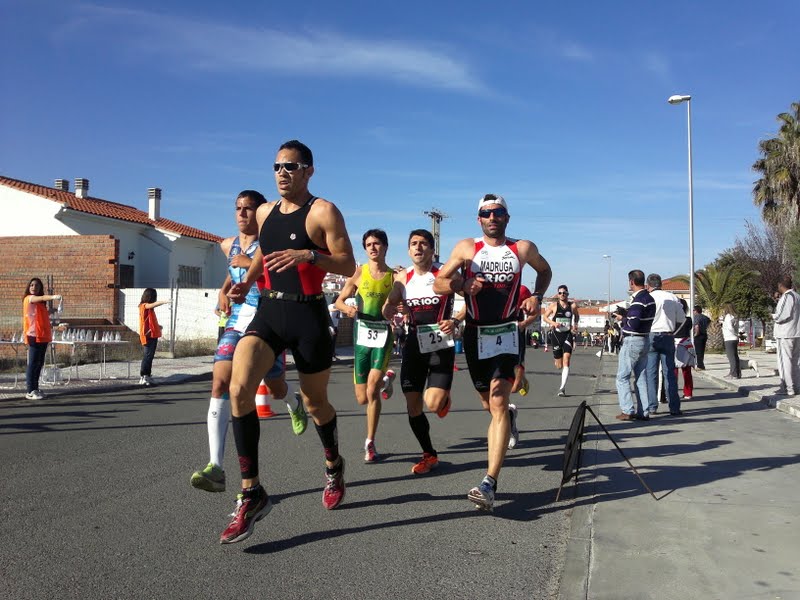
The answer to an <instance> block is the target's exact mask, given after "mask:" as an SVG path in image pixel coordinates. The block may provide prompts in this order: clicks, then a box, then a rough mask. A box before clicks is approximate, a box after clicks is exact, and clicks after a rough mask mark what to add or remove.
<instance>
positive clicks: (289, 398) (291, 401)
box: [283, 383, 297, 412]
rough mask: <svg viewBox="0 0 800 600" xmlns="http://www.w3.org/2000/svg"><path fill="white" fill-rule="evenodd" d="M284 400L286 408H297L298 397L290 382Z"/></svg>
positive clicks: (293, 409)
mask: <svg viewBox="0 0 800 600" xmlns="http://www.w3.org/2000/svg"><path fill="white" fill-rule="evenodd" d="M283 401H284V402H286V410H288V411H289V412H294V411H295V410H297V398H295V396H294V390H293V389H292V384H290V383H287V384H286V395H285V396H284V397H283Z"/></svg>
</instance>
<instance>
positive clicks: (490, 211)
mask: <svg viewBox="0 0 800 600" xmlns="http://www.w3.org/2000/svg"><path fill="white" fill-rule="evenodd" d="M492 215H494V216H495V217H497V218H502V217H507V216H508V211H507V210H506V209H505V208H503V207H502V206H501V207H499V208H483V209H481V210H479V211H478V216H479V217H480V218H481V219H488V218H489V217H491V216H492Z"/></svg>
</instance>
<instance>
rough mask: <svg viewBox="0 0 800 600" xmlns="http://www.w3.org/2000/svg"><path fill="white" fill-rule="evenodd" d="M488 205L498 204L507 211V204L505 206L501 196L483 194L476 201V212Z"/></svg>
mask: <svg viewBox="0 0 800 600" xmlns="http://www.w3.org/2000/svg"><path fill="white" fill-rule="evenodd" d="M489 204H499V205H500V206H502V207H503V208H505V209H506V210H508V204H506V200H505V198H503V197H502V196H498V195H497V194H485V195H484V196H482V197H481V199H480V200H478V210H480V209H482V208H483V207H484V206H487V205H489Z"/></svg>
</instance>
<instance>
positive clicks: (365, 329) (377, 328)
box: [356, 319, 389, 348]
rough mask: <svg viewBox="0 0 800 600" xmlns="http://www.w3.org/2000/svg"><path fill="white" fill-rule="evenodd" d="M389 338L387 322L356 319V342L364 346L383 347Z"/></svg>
mask: <svg viewBox="0 0 800 600" xmlns="http://www.w3.org/2000/svg"><path fill="white" fill-rule="evenodd" d="M388 339H389V323H387V322H385V321H363V320H361V319H358V320H357V321H356V344H358V345H359V346H364V347H365V348H383V347H384V346H385V345H386V340H388Z"/></svg>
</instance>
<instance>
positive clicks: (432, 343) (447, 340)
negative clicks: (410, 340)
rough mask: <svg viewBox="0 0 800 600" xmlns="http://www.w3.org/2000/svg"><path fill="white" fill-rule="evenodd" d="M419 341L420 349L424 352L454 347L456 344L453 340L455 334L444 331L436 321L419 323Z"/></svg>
mask: <svg viewBox="0 0 800 600" xmlns="http://www.w3.org/2000/svg"><path fill="white" fill-rule="evenodd" d="M417 341H418V342H419V351H420V352H421V353H422V354H428V353H429V352H433V351H435V350H444V349H445V348H452V347H453V346H455V344H456V343H455V342H454V341H453V336H452V335H447V334H446V333H444V332H443V331H442V330H441V329H440V328H439V325H438V324H436V323H433V324H431V325H417Z"/></svg>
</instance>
